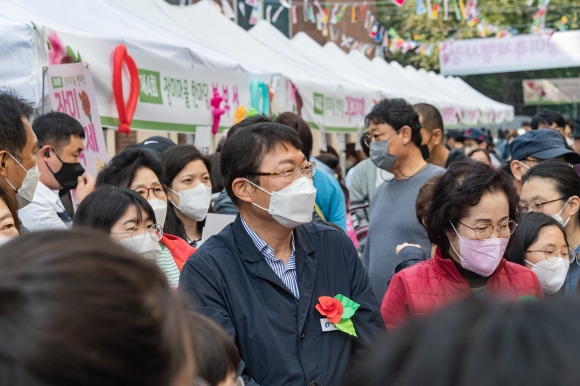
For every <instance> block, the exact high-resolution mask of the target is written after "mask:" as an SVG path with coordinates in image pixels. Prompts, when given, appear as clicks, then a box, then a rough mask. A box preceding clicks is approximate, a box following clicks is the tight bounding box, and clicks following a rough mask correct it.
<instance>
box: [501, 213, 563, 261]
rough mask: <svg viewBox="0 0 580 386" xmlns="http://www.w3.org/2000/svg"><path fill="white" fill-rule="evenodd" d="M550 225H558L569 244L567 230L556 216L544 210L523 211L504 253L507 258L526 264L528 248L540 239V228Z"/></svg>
mask: <svg viewBox="0 0 580 386" xmlns="http://www.w3.org/2000/svg"><path fill="white" fill-rule="evenodd" d="M549 225H553V226H556V227H558V229H560V230H561V231H562V234H563V235H564V240H566V245H568V238H567V237H566V230H565V229H564V227H563V226H562V225H561V224H560V223H559V222H558V221H556V219H555V218H553V217H552V216H548V215H547V214H544V213H542V212H529V213H523V214H522V217H521V218H520V222H519V224H518V226H517V228H516V231H515V232H514V233H513V234H512V235H511V237H510V241H509V243H508V246H507V249H506V251H505V254H504V256H505V258H506V260H507V261H511V262H512V263H516V264H519V265H525V262H524V260H525V258H526V250H527V249H528V248H529V247H530V245H532V244H533V243H535V242H536V241H538V234H539V233H540V230H541V229H542V228H543V227H545V226H549Z"/></svg>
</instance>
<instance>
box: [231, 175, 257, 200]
mask: <svg viewBox="0 0 580 386" xmlns="http://www.w3.org/2000/svg"><path fill="white" fill-rule="evenodd" d="M252 188H253V186H252V185H251V184H250V183H249V182H248V181H246V180H245V179H244V178H236V179H235V180H234V181H233V182H232V190H233V192H234V194H235V195H236V197H237V198H238V199H239V200H240V201H244V202H248V203H251V202H253V201H254V200H252V197H251V196H250V190H251V189H252Z"/></svg>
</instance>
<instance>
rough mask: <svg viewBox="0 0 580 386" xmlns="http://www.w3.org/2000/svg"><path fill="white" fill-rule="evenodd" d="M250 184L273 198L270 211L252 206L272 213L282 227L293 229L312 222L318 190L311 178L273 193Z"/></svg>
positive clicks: (303, 178)
mask: <svg viewBox="0 0 580 386" xmlns="http://www.w3.org/2000/svg"><path fill="white" fill-rule="evenodd" d="M246 181H248V180H246ZM248 182H249V183H250V184H252V185H254V186H255V187H256V188H258V189H260V190H261V191H263V192H265V193H268V194H269V195H270V196H271V197H270V206H269V208H268V209H266V208H262V207H261V206H259V205H257V204H256V203H253V202H252V204H253V205H255V206H257V207H258V208H260V209H262V210H265V211H266V212H268V213H270V214H271V215H272V217H273V218H274V220H276V221H278V223H280V224H281V225H283V226H285V227H286V228H292V229H293V228H296V227H297V226H298V225H302V224H306V223H307V222H310V221H312V210H313V209H314V201H315V199H316V189H315V188H314V184H313V183H312V179H311V178H308V177H301V178H298V179H297V180H296V181H294V182H292V183H291V184H290V185H288V186H286V187H285V188H284V189H280V190H278V191H275V192H272V193H270V192H268V191H266V190H264V189H262V188H261V187H259V186H258V185H256V184H254V183H253V182H251V181H248Z"/></svg>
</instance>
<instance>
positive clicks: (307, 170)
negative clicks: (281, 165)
mask: <svg viewBox="0 0 580 386" xmlns="http://www.w3.org/2000/svg"><path fill="white" fill-rule="evenodd" d="M314 173H316V163H314V162H309V163H307V164H306V165H304V166H301V167H300V166H298V167H295V168H290V169H286V170H284V171H281V172H258V173H251V174H249V176H276V177H283V178H284V179H285V180H286V182H293V181H295V180H297V179H298V178H300V175H301V174H302V175H303V176H304V177H308V178H312V176H314Z"/></svg>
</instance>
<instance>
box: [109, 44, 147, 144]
mask: <svg viewBox="0 0 580 386" xmlns="http://www.w3.org/2000/svg"><path fill="white" fill-rule="evenodd" d="M123 64H124V65H125V66H126V67H127V70H129V79H130V84H131V90H130V91H129V99H128V100H127V104H126V105H125V98H124V96H123ZM140 90H141V85H140V79H139V71H138V70H137V65H136V64H135V61H134V60H133V58H132V57H131V56H129V54H128V53H127V47H125V45H124V44H119V45H118V46H117V47H115V54H114V56H113V95H114V96H115V104H116V105H117V112H118V114H119V131H120V132H121V133H125V134H127V135H129V132H130V131H131V122H132V121H133V115H135V108H136V107H137V102H138V100H139V92H140Z"/></svg>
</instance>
